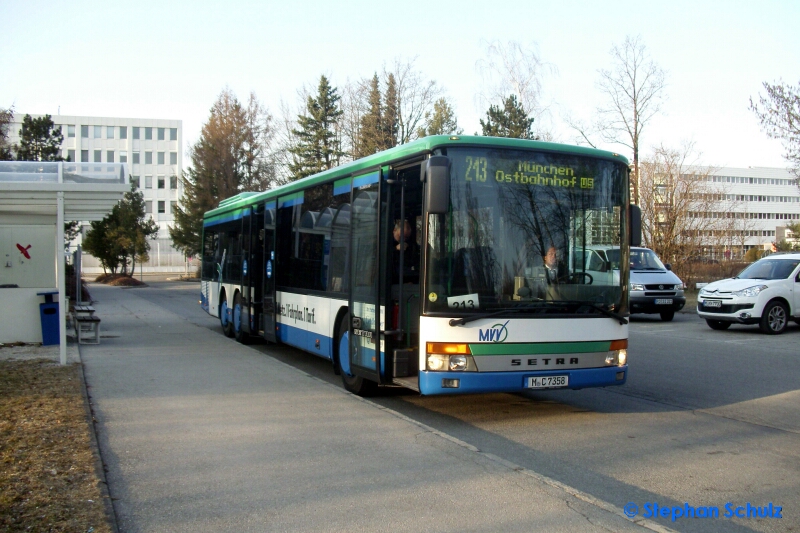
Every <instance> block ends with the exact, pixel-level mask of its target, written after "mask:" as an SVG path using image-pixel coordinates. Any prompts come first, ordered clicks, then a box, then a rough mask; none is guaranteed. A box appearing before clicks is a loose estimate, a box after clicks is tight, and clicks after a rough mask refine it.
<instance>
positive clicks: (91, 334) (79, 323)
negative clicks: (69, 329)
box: [75, 314, 100, 344]
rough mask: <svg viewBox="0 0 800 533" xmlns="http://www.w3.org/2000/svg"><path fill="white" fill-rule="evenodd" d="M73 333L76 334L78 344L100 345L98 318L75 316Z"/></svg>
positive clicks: (82, 315) (83, 315)
mask: <svg viewBox="0 0 800 533" xmlns="http://www.w3.org/2000/svg"><path fill="white" fill-rule="evenodd" d="M75 333H77V334H78V344H100V318H99V317H96V316H94V315H85V314H76V315H75Z"/></svg>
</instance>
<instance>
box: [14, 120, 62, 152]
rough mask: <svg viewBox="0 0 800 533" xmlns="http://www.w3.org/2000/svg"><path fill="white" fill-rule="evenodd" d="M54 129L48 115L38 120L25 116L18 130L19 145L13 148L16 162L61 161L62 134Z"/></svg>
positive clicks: (59, 129)
mask: <svg viewBox="0 0 800 533" xmlns="http://www.w3.org/2000/svg"><path fill="white" fill-rule="evenodd" d="M54 127H55V124H53V119H52V117H51V116H50V115H45V116H43V117H39V118H31V116H30V115H25V118H23V119H22V129H20V130H19V137H20V143H19V145H17V146H16V147H15V149H16V152H17V161H63V160H64V158H63V157H61V155H60V153H61V143H62V142H63V141H64V134H63V133H62V132H61V127H59V128H58V129H55V130H54V129H53V128H54Z"/></svg>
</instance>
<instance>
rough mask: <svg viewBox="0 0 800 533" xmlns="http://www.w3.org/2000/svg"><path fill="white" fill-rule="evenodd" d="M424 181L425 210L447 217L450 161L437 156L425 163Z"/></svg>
mask: <svg viewBox="0 0 800 533" xmlns="http://www.w3.org/2000/svg"><path fill="white" fill-rule="evenodd" d="M422 181H423V182H427V187H425V210H426V211H427V212H428V213H429V214H431V215H445V214H447V210H448V208H449V207H450V159H449V158H448V157H446V156H443V155H435V156H433V157H431V158H430V159H428V160H427V161H426V162H425V172H423V173H422Z"/></svg>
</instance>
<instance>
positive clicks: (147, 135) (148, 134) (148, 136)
mask: <svg viewBox="0 0 800 533" xmlns="http://www.w3.org/2000/svg"><path fill="white" fill-rule="evenodd" d="M144 140H146V141H152V140H153V128H145V129H144Z"/></svg>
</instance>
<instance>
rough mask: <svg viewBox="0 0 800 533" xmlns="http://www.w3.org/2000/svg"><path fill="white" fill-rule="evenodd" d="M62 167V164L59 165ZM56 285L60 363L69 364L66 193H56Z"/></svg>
mask: <svg viewBox="0 0 800 533" xmlns="http://www.w3.org/2000/svg"><path fill="white" fill-rule="evenodd" d="M59 167H61V163H59ZM56 202H57V207H56V284H57V285H58V344H59V362H60V363H61V364H62V365H66V364H67V310H66V309H64V307H66V305H65V304H66V300H67V291H66V290H65V287H64V284H65V282H66V276H65V275H64V263H65V259H66V258H65V257H64V193H63V192H62V191H59V192H57V193H56Z"/></svg>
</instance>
